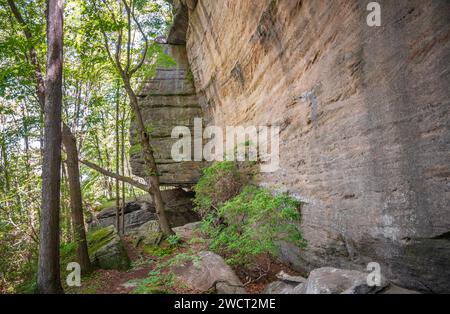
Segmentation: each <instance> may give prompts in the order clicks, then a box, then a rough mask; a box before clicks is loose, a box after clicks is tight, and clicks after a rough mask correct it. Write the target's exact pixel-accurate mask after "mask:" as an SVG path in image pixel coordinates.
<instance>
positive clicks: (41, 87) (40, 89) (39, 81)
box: [8, 0, 45, 111]
mask: <svg viewBox="0 0 450 314" xmlns="http://www.w3.org/2000/svg"><path fill="white" fill-rule="evenodd" d="M8 4H9V7H10V8H11V11H12V13H13V15H14V17H15V19H16V20H17V22H18V23H19V24H20V25H21V26H22V28H23V32H24V34H25V37H26V39H27V40H28V42H29V45H30V46H29V48H28V51H29V54H30V59H31V64H32V65H33V67H34V74H35V78H36V93H37V96H38V100H39V105H40V106H41V110H42V111H44V106H45V81H44V78H43V75H42V71H41V66H40V64H39V59H38V56H37V53H36V49H35V47H34V45H32V39H33V36H32V34H31V31H30V28H29V27H28V24H27V23H26V22H25V20H24V19H23V17H22V14H21V13H20V11H19V9H18V8H17V6H16V4H15V3H14V0H8Z"/></svg>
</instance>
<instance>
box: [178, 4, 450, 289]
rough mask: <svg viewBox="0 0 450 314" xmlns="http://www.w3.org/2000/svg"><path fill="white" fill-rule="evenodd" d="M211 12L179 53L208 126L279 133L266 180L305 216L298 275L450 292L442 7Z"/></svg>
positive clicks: (263, 7) (447, 71)
mask: <svg viewBox="0 0 450 314" xmlns="http://www.w3.org/2000/svg"><path fill="white" fill-rule="evenodd" d="M367 2H368V1H356V0H352V1H345V0H339V1H331V2H330V1H300V0H294V1H272V0H266V1H239V0H227V1H208V0H199V1H198V3H197V4H196V6H195V8H194V9H193V10H191V11H189V14H188V16H189V22H188V30H187V44H186V46H187V54H188V58H189V62H190V65H191V68H192V73H193V76H194V79H195V86H196V90H197V92H198V94H199V101H200V104H201V105H202V107H203V113H204V114H205V115H206V118H207V119H208V121H209V123H211V124H214V125H218V126H226V125H279V126H280V128H281V134H280V168H279V169H278V170H277V171H276V172H274V173H268V174H265V175H264V176H263V181H264V182H265V183H266V184H267V186H268V187H272V186H276V187H278V188H280V187H281V188H282V189H285V190H288V191H290V192H291V193H292V194H294V195H297V196H298V198H299V199H301V200H303V201H304V202H305V203H306V204H305V205H304V206H303V208H302V224H301V228H302V230H303V233H304V236H305V238H306V239H307V241H308V248H307V249H306V250H304V251H302V252H300V251H299V250H298V249H296V248H295V247H289V248H285V250H284V252H285V253H286V254H285V259H286V260H287V261H289V262H290V263H292V264H293V265H294V266H296V267H298V268H299V270H301V271H310V270H312V269H314V268H317V267H322V266H325V265H333V266H336V267H342V268H350V269H363V268H365V265H366V264H367V263H368V262H373V261H374V262H378V263H380V264H381V266H382V273H383V274H384V275H385V276H386V277H388V278H389V279H390V280H391V281H393V282H395V283H397V284H399V285H401V286H405V287H409V288H412V289H419V290H422V291H428V292H450V280H448V278H450V267H448V261H449V260H450V241H449V239H450V236H449V231H450V203H449V202H450V198H449V197H448V193H449V185H450V180H449V175H450V157H449V156H450V154H449V152H450V141H449V138H450V128H449V119H448V117H449V108H450V89H449V88H448V86H450V62H449V60H450V2H449V1H447V0H433V1H431V0H427V1H422V0H412V1H379V3H380V5H381V9H382V12H381V14H382V25H381V27H369V26H368V25H367V23H366V18H367V15H368V13H369V12H368V11H367V10H366V5H367Z"/></svg>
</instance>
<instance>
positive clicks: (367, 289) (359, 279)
mask: <svg viewBox="0 0 450 314" xmlns="http://www.w3.org/2000/svg"><path fill="white" fill-rule="evenodd" d="M367 275H368V274H367V273H363V272H360V271H357V270H345V269H337V268H332V267H322V268H318V269H314V270H313V271H312V272H311V273H310V274H309V277H308V280H307V281H306V290H305V293H306V294H368V293H376V292H378V291H381V290H382V289H383V288H385V287H386V286H387V285H388V283H387V281H386V279H384V278H382V280H381V285H380V286H368V285H367Z"/></svg>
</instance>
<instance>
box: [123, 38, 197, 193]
mask: <svg viewBox="0 0 450 314" xmlns="http://www.w3.org/2000/svg"><path fill="white" fill-rule="evenodd" d="M161 46H162V47H163V50H164V52H165V53H166V54H167V55H168V56H170V57H171V58H172V59H173V61H175V63H176V64H175V65H173V66H168V67H161V68H157V69H156V75H155V77H153V78H152V79H149V80H147V81H146V83H145V84H144V86H143V88H142V90H141V92H140V95H139V96H140V102H139V104H140V108H141V113H142V117H143V120H144V124H145V125H146V127H147V130H152V133H151V140H150V141H151V145H152V147H153V149H154V154H155V159H156V163H157V166H158V172H159V175H160V183H161V184H162V185H172V186H192V185H193V184H195V183H196V182H197V181H198V178H199V177H200V170H199V169H200V168H201V166H202V163H201V162H194V161H192V162H190V161H186V162H176V161H174V159H173V158H172V154H171V150H172V145H173V144H174V143H175V142H176V141H178V138H175V139H174V138H172V137H171V135H172V129H173V128H175V127H177V126H181V127H188V128H189V129H190V131H191V134H194V132H193V126H194V118H197V117H198V118H200V117H202V110H201V107H200V105H199V103H198V100H197V96H196V93H195V88H194V83H193V79H192V75H191V74H190V70H189V66H188V63H187V57H186V49H185V47H184V46H183V45H169V44H161ZM138 131H139V130H138V128H137V123H136V121H135V119H133V120H132V122H131V128H130V135H131V136H130V142H131V145H132V146H131V151H130V154H131V159H130V164H131V168H132V171H133V174H135V175H137V176H139V177H142V178H146V177H148V173H149V171H148V170H147V171H146V167H145V165H144V160H143V158H142V147H141V145H140V136H139V135H138ZM192 160H194V158H193V150H192Z"/></svg>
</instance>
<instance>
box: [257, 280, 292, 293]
mask: <svg viewBox="0 0 450 314" xmlns="http://www.w3.org/2000/svg"><path fill="white" fill-rule="evenodd" d="M298 285H299V284H298V283H297V284H294V283H288V282H284V281H274V282H271V283H270V284H268V285H267V287H266V289H264V294H294V292H293V290H294V288H295V287H296V286H298Z"/></svg>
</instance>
